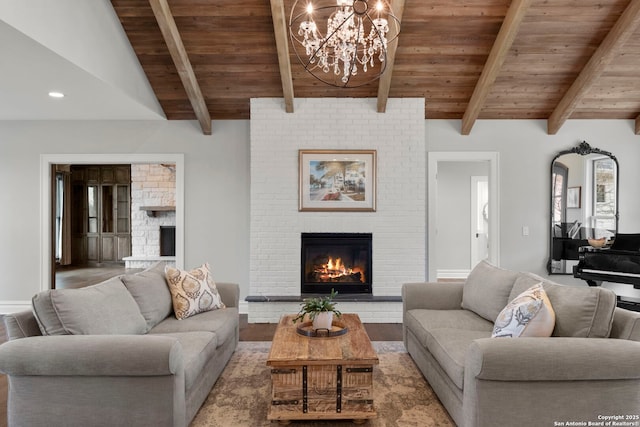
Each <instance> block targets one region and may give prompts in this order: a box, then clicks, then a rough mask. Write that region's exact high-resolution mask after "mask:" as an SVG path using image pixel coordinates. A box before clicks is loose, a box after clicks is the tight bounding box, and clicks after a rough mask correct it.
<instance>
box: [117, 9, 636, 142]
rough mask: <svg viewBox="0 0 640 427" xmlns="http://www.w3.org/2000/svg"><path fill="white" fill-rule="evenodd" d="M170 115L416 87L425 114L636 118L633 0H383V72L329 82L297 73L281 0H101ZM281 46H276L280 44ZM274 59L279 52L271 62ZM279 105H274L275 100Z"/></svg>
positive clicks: (214, 114) (205, 120)
mask: <svg viewBox="0 0 640 427" xmlns="http://www.w3.org/2000/svg"><path fill="white" fill-rule="evenodd" d="M111 3H112V4H113V6H114V9H115V11H116V13H117V15H118V17H119V19H120V21H121V23H122V25H123V28H124V30H125V32H126V34H127V37H128V38H129V41H130V43H131V45H132V47H133V49H134V51H135V53H136V55H137V56H138V59H139V61H140V63H141V65H142V68H143V70H144V71H145V73H146V75H147V77H148V79H149V82H150V84H151V86H152V88H153V90H154V92H155V94H156V96H157V98H158V101H159V102H160V105H161V106H162V109H163V110H164V113H165V114H166V116H167V118H168V119H169V120H183V119H198V120H199V121H200V124H201V126H202V129H203V131H204V132H205V133H210V132H211V129H210V126H211V119H248V118H249V115H250V110H249V100H250V98H254V97H281V98H284V100H285V103H284V105H285V106H286V108H287V111H291V110H292V109H293V105H294V104H293V102H292V101H293V99H295V97H300V98H317V97H366V98H376V97H377V98H378V109H379V111H384V109H385V105H386V99H387V97H390V98H403V97H424V98H425V116H426V118H428V119H461V120H462V126H461V131H462V133H463V134H468V133H470V132H471V130H472V127H473V124H474V122H475V120H476V119H546V120H547V122H548V132H549V133H550V134H555V133H556V132H557V131H558V130H559V129H560V128H561V127H562V125H563V123H564V122H565V121H566V120H567V119H635V124H636V126H635V130H636V134H640V117H639V116H640V72H639V71H640V28H639V24H640V0H631V1H629V0H553V1H550V0H513V1H509V0H459V1H451V0H393V4H394V5H395V9H396V12H398V9H399V10H400V12H402V11H403V13H401V14H402V28H401V32H400V35H399V37H398V39H397V49H396V52H395V62H394V64H393V67H391V66H389V67H388V69H387V71H386V72H385V75H384V76H383V79H381V80H380V81H376V82H373V83H370V84H368V85H365V86H362V87H359V88H354V89H342V88H334V87H331V86H328V85H326V84H324V83H321V82H319V81H318V80H316V79H315V78H314V77H312V76H310V75H309V74H308V73H306V72H305V71H304V69H303V68H302V66H301V65H300V64H299V63H298V60H297V58H296V56H295V54H294V52H293V49H291V48H290V46H289V44H290V41H289V39H288V37H286V34H285V32H284V29H285V28H286V22H288V17H289V13H290V8H291V7H292V5H293V0H270V2H269V1H267V0H112V1H111ZM287 50H288V51H287ZM279 59H280V61H279ZM283 108H285V107H284V106H283Z"/></svg>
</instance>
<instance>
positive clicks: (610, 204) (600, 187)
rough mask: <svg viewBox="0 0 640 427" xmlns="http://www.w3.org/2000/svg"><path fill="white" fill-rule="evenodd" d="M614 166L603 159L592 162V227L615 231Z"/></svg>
mask: <svg viewBox="0 0 640 427" xmlns="http://www.w3.org/2000/svg"><path fill="white" fill-rule="evenodd" d="M616 190H617V189H616V164H615V162H614V161H613V159H611V158H608V157H603V158H599V159H594V160H593V194H592V200H593V227H594V228H604V229H607V230H612V231H613V230H615V229H616V206H617V200H616V193H617V191H616Z"/></svg>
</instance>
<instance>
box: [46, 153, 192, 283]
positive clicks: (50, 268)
mask: <svg viewBox="0 0 640 427" xmlns="http://www.w3.org/2000/svg"><path fill="white" fill-rule="evenodd" d="M169 163H170V164H174V165H175V227H176V231H175V233H176V238H175V252H176V254H175V257H176V258H175V262H176V266H177V267H178V268H182V266H183V263H184V155H183V154H45V155H42V156H41V158H40V177H41V180H40V191H41V200H42V205H41V225H40V236H41V245H40V248H41V249H40V255H41V267H40V277H41V280H40V283H41V285H40V289H41V290H47V289H51V288H52V286H53V285H54V284H55V266H56V261H55V257H56V244H55V243H56V238H55V235H56V229H57V228H56V226H57V223H58V220H57V217H56V215H55V212H54V211H55V204H54V203H52V201H53V200H55V189H56V186H55V185H52V183H55V181H56V180H55V179H54V177H55V173H56V172H55V167H54V165H57V164H74V165H115V164H169ZM113 190H114V191H115V193H113V192H111V193H109V191H107V193H108V194H111V195H112V198H111V199H109V197H107V199H109V200H112V201H113V197H115V195H117V188H113ZM126 192H127V190H122V189H121V191H120V193H121V195H123V196H124V193H126ZM108 194H107V195H108ZM103 197H104V195H103ZM97 200H102V199H101V198H97ZM114 203H117V201H116V202H114ZM121 206H123V205H122V203H121ZM123 210H124V206H123ZM119 219H120V220H122V218H118V217H117V216H115V217H114V216H111V217H108V218H107V221H108V222H112V221H113V224H116V223H117V221H118V220H119ZM120 222H121V223H123V221H120ZM100 224H102V222H98V225H99V226H100ZM114 227H115V225H114ZM109 229H110V228H109V227H107V230H109ZM112 230H113V231H115V228H112ZM107 234H109V233H108V231H107ZM108 243H109V242H106V248H107V249H109V250H108V251H107V253H109V254H111V255H113V256H114V257H117V256H118V255H117V251H118V248H117V245H116V246H112V245H109V244H108ZM125 246H128V245H125Z"/></svg>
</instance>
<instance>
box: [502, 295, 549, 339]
mask: <svg viewBox="0 0 640 427" xmlns="http://www.w3.org/2000/svg"><path fill="white" fill-rule="evenodd" d="M555 324H556V315H555V312H554V311H553V308H552V307H551V302H550V301H549V297H548V296H547V293H546V292H545V291H544V288H543V287H542V283H538V284H536V285H533V286H532V287H530V288H529V289H527V290H526V291H524V292H523V293H521V294H520V295H518V296H517V297H515V298H514V299H513V300H512V301H511V302H510V303H509V304H507V306H506V307H505V308H504V309H503V310H502V311H501V312H500V314H499V315H498V318H497V319H496V322H495V324H494V327H493V333H492V334H491V337H492V338H502V337H511V338H516V337H550V336H551V333H552V332H553V328H554V326H555Z"/></svg>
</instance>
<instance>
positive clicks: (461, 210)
mask: <svg viewBox="0 0 640 427" xmlns="http://www.w3.org/2000/svg"><path fill="white" fill-rule="evenodd" d="M428 156H429V159H428V168H429V169H428V191H429V194H428V200H429V205H428V218H427V221H428V223H427V226H428V236H427V240H428V242H427V244H428V280H429V281H437V280H439V279H440V280H443V279H455V280H459V279H464V278H465V277H466V275H468V273H469V271H470V270H471V269H472V267H473V265H475V264H473V263H474V262H476V263H477V262H478V261H479V259H478V258H485V259H488V261H489V262H491V263H493V264H495V265H499V262H500V257H499V254H500V248H499V242H500V230H499V224H500V221H499V206H500V204H499V192H498V181H499V177H498V171H499V168H498V153H496V152H431V153H429V155H428ZM473 176H481V177H486V182H487V184H486V202H484V203H483V204H482V209H480V211H479V214H480V217H482V212H483V211H484V212H486V217H487V218H486V224H482V225H483V227H485V226H486V228H483V229H482V233H483V234H486V236H480V232H479V231H477V228H478V224H477V217H474V216H475V215H472V212H474V211H476V210H477V209H476V208H472V203H473V200H472V193H473V192H474V191H475V192H476V193H477V195H476V201H475V203H476V205H478V204H479V203H480V202H478V200H477V199H478V197H479V196H478V194H481V193H482V191H483V190H478V188H476V189H475V190H472V188H473V184H472V183H473V180H472V177H473ZM481 180H482V178H480V179H477V181H481ZM476 185H478V184H476ZM480 186H481V187H482V185H480ZM481 187H480V188H481ZM483 197H485V196H482V195H480V199H482V198H483ZM485 204H486V208H485V206H484V205H485ZM482 221H484V219H482ZM474 222H476V224H475V226H474ZM476 233H478V234H479V236H478V237H479V238H478V239H475V234H476ZM480 237H483V239H480ZM479 240H486V243H483V242H479ZM474 246H475V250H476V253H475V255H472V251H473V250H474V249H473V247H474ZM480 246H485V247H486V256H484V255H483V254H482V251H479V250H478V249H479V248H480ZM472 256H475V259H473V260H472Z"/></svg>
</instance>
